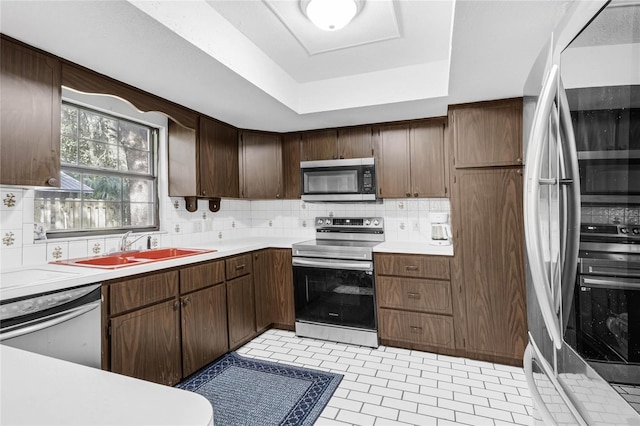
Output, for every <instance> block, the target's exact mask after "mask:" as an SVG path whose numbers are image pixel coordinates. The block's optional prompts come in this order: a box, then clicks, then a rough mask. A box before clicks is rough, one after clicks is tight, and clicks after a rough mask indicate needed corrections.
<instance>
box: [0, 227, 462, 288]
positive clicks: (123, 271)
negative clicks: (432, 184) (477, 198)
mask: <svg viewBox="0 0 640 426" xmlns="http://www.w3.org/2000/svg"><path fill="white" fill-rule="evenodd" d="M304 240H308V238H270V237H255V238H241V239H232V240H225V241H216V242H211V243H207V244H199V245H193V246H188V247H181V248H199V249H209V250H216V251H214V252H210V253H203V254H198V255H193V256H186V257H181V258H176V259H171V260H164V261H158V262H150V263H143V264H141V265H135V266H127V267H123V268H119V269H98V268H90V267H78V266H69V265H62V264H55V263H46V264H42V265H32V266H23V267H20V268H14V269H7V270H3V271H2V273H1V274H0V300H8V299H14V298H18V297H24V296H27V295H31V294H38V293H44V292H48V291H56V290H62V289H64V288H70V287H75V286H79V285H84V284H91V283H100V282H103V281H107V280H113V279H117V278H123V277H127V276H130V275H136V274H144V273H148V272H154V271H159V270H162V269H166V268H174V267H179V266H184V265H188V264H191V263H196V262H205V261H209V260H214V259H219V258H222V257H227V256H233V255H236V254H242V253H247V252H250V251H254V250H260V249H265V248H291V246H292V245H293V244H295V243H297V242H300V241H304ZM373 251H374V252H379V253H404V254H425V255H436V256H453V246H451V245H449V246H435V245H431V244H430V243H429V242H409V241H406V242H403V241H389V242H383V243H381V244H379V245H377V246H375V247H374V250H373Z"/></svg>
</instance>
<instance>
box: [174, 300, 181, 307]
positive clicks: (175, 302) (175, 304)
mask: <svg viewBox="0 0 640 426" xmlns="http://www.w3.org/2000/svg"><path fill="white" fill-rule="evenodd" d="M179 307H180V302H179V301H177V300H174V302H173V309H178V308H179Z"/></svg>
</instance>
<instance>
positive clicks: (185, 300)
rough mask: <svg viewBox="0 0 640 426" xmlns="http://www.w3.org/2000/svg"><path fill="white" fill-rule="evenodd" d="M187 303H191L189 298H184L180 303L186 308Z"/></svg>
mask: <svg viewBox="0 0 640 426" xmlns="http://www.w3.org/2000/svg"><path fill="white" fill-rule="evenodd" d="M189 302H191V296H187V297H185V298H184V301H183V302H182V304H183V305H184V306H186V305H187V304H188V303H189Z"/></svg>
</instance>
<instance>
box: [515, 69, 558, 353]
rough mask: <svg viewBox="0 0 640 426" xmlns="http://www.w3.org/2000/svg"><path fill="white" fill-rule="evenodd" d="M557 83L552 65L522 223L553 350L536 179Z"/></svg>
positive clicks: (533, 143)
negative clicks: (523, 221) (523, 222)
mask: <svg viewBox="0 0 640 426" xmlns="http://www.w3.org/2000/svg"><path fill="white" fill-rule="evenodd" d="M557 83H558V66H557V65H553V66H552V67H551V70H550V71H549V74H548V75H547V78H546V80H545V82H544V85H543V88H542V91H541V93H540V97H539V100H538V104H537V105H536V111H535V115H534V119H533V125H532V128H531V133H530V136H529V147H528V148H527V161H526V167H525V180H524V204H525V205H524V220H525V241H526V247H527V250H526V252H527V259H528V263H529V269H530V271H531V277H532V281H533V287H534V290H535V295H536V298H537V299H538V304H539V305H540V310H541V312H542V318H543V320H544V323H545V326H546V328H547V330H548V332H549V333H550V337H551V340H552V341H553V343H554V346H555V347H556V348H557V349H560V348H561V347H562V336H561V335H560V325H559V324H558V318H557V317H556V315H555V314H554V311H553V294H552V292H551V288H550V287H551V283H550V281H549V277H548V276H547V274H545V271H544V260H543V259H542V250H543V248H542V247H543V246H542V236H541V230H540V223H539V213H540V207H539V199H540V177H541V170H542V154H543V148H544V141H545V133H546V129H547V123H548V121H549V116H550V114H551V110H552V108H553V106H554V99H555V92H556V90H557V87H558V85H557Z"/></svg>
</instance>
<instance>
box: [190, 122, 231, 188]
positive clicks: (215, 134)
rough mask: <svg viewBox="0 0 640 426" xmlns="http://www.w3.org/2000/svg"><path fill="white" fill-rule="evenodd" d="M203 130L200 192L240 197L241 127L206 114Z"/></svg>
mask: <svg viewBox="0 0 640 426" xmlns="http://www.w3.org/2000/svg"><path fill="white" fill-rule="evenodd" d="M199 130H200V132H199V135H198V151H199V163H198V165H199V170H200V193H199V194H198V196H200V197H230V198H238V193H239V192H238V185H239V183H238V180H239V178H238V177H239V170H238V130H237V129H236V128H235V127H232V126H229V125H228V124H224V123H222V122H219V121H216V120H213V119H211V118H208V117H204V116H203V117H200V126H199Z"/></svg>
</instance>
